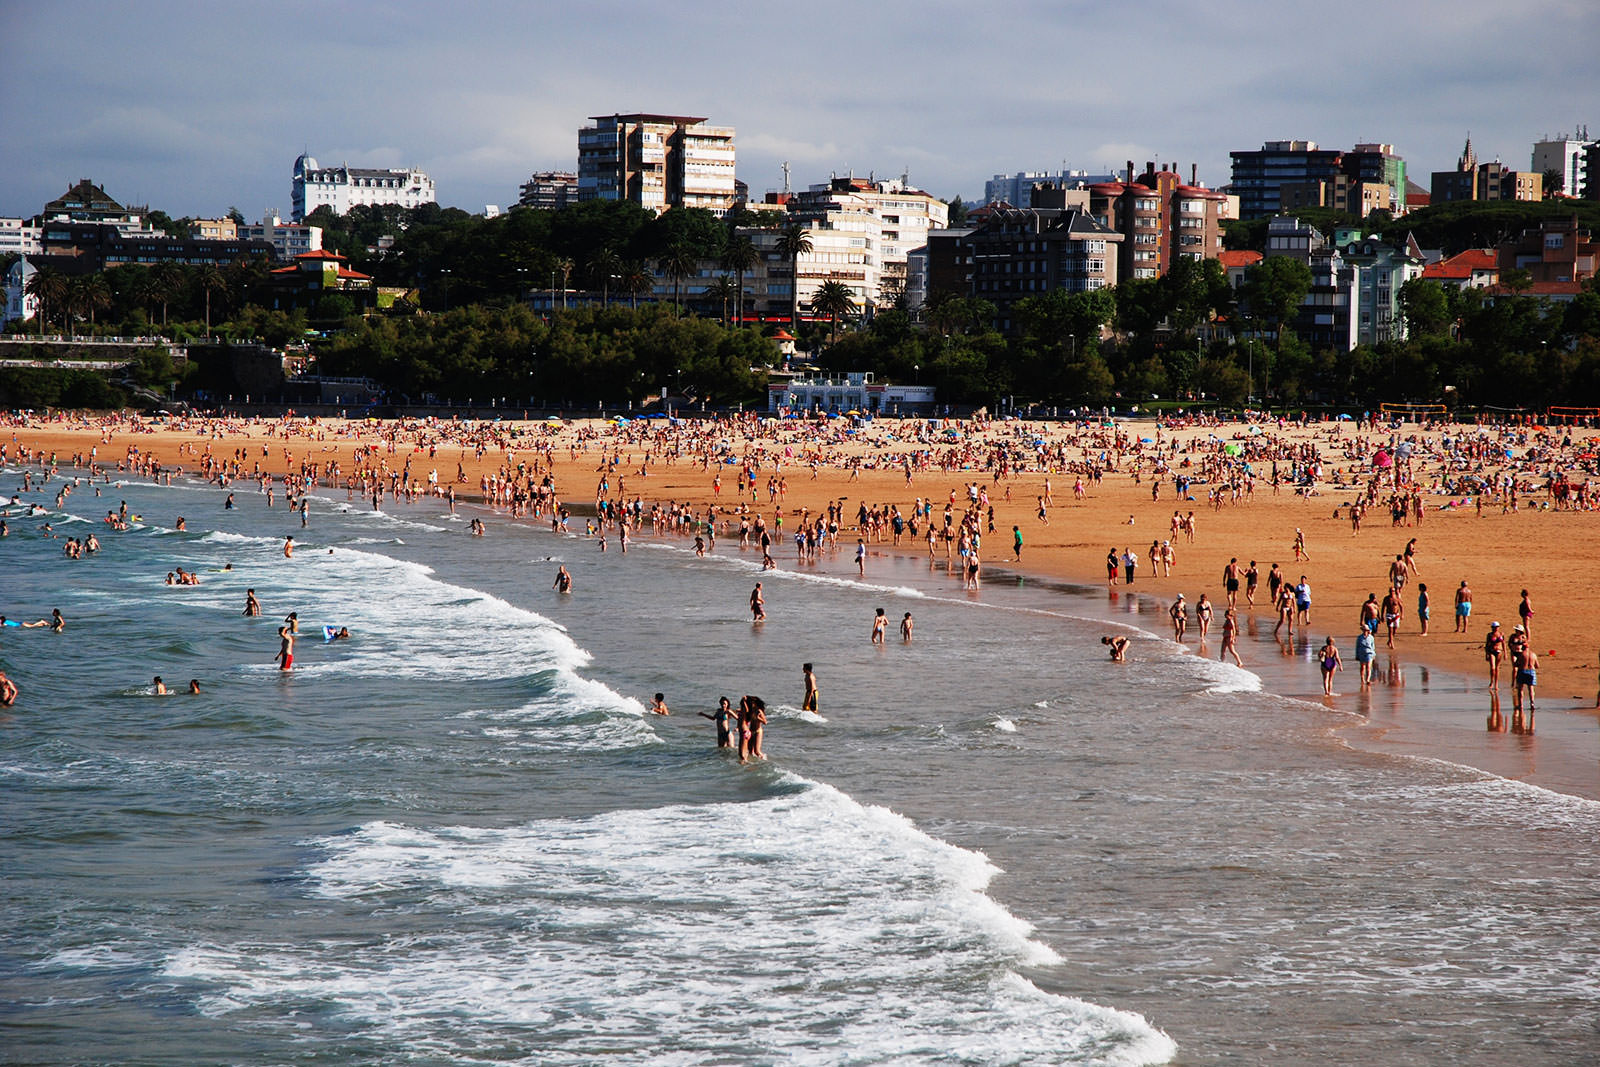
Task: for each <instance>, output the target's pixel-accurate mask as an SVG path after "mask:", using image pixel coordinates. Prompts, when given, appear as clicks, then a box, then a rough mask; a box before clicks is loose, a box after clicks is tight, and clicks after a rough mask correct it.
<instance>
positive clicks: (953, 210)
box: [945, 196, 967, 227]
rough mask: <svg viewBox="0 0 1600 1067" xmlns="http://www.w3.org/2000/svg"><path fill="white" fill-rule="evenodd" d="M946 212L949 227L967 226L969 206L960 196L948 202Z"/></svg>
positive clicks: (953, 197) (946, 202)
mask: <svg viewBox="0 0 1600 1067" xmlns="http://www.w3.org/2000/svg"><path fill="white" fill-rule="evenodd" d="M945 210H946V212H947V213H948V215H947V217H948V222H947V225H949V226H952V227H955V226H965V225H966V224H967V205H966V204H963V203H962V202H961V197H960V196H952V197H951V198H950V199H949V200H946V201H945Z"/></svg>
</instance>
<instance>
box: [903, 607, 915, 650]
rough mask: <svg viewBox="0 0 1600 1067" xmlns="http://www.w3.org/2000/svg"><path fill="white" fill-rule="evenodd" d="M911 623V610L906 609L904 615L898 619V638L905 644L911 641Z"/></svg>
mask: <svg viewBox="0 0 1600 1067" xmlns="http://www.w3.org/2000/svg"><path fill="white" fill-rule="evenodd" d="M913 625H914V624H913V623H912V621H911V612H909V611H908V612H906V614H905V617H904V618H903V619H901V620H900V640H901V641H903V642H905V643H907V644H909V643H910V642H911V629H912V626H913Z"/></svg>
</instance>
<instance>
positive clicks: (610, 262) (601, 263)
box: [588, 247, 622, 308]
mask: <svg viewBox="0 0 1600 1067" xmlns="http://www.w3.org/2000/svg"><path fill="white" fill-rule="evenodd" d="M588 266H589V284H590V285H595V284H596V283H598V284H599V286H600V306H601V307H602V308H604V307H606V306H607V305H609V304H610V302H611V282H612V280H613V279H614V278H616V276H617V275H618V274H620V273H622V260H621V258H619V257H618V256H617V254H616V252H614V251H612V250H611V249H610V248H609V247H605V248H601V249H599V250H598V251H596V252H595V253H594V254H593V255H591V256H590V257H589V264H588Z"/></svg>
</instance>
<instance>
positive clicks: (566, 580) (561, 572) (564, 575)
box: [550, 566, 572, 593]
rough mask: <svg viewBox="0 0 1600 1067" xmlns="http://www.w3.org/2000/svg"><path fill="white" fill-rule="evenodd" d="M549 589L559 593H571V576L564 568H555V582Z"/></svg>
mask: <svg viewBox="0 0 1600 1067" xmlns="http://www.w3.org/2000/svg"><path fill="white" fill-rule="evenodd" d="M550 588H551V589H554V590H556V591H557V592H560V593H570V592H572V575H571V574H569V573H568V572H567V568H566V567H565V566H560V567H557V568H556V581H555V584H554V585H552V586H551V587H550Z"/></svg>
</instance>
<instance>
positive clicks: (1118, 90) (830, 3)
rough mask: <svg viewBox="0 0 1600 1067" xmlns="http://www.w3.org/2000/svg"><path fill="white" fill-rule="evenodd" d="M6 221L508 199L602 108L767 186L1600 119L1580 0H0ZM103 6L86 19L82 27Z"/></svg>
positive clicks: (1223, 165) (959, 181)
mask: <svg viewBox="0 0 1600 1067" xmlns="http://www.w3.org/2000/svg"><path fill="white" fill-rule="evenodd" d="M0 20H3V21H0V31H3V33H0V100H3V101H4V102H5V104H4V106H3V108H0V144H4V145H6V152H5V158H6V165H5V168H4V175H5V182H4V183H3V185H0V213H4V214H31V213H33V212H35V211H37V210H38V209H39V207H40V206H41V205H42V204H43V203H44V202H45V201H46V200H48V199H50V198H51V197H54V196H56V195H59V194H60V193H61V192H62V191H63V190H64V189H65V188H66V186H67V185H68V184H69V183H70V182H72V181H74V180H76V179H77V178H80V177H85V176H88V177H93V178H94V179H95V180H96V181H98V182H100V183H102V184H103V185H104V186H105V187H106V188H107V191H108V192H110V193H111V194H112V195H113V196H116V197H119V198H120V199H124V200H128V201H137V200H140V199H148V200H149V201H151V202H152V204H153V206H156V207H161V208H163V209H165V210H168V211H171V212H173V213H183V214H190V213H195V214H198V213H212V212H215V211H221V210H225V209H226V208H227V207H228V206H229V205H231V204H238V205H239V206H240V207H241V208H242V209H243V210H244V211H245V212H246V214H251V215H254V214H255V213H257V212H258V211H259V210H260V209H261V208H264V207H277V208H279V209H280V210H282V209H283V208H285V207H287V203H288V184H289V168H290V165H291V163H292V161H293V159H294V157H295V156H296V155H297V154H298V153H299V152H300V151H302V150H303V149H309V150H310V151H311V152H312V153H313V154H314V155H316V156H318V158H319V159H320V160H322V161H323V162H329V161H333V160H340V159H347V160H348V161H349V162H351V163H369V164H396V165H397V164H409V163H415V164H418V165H421V166H423V167H426V168H427V169H428V170H429V171H430V172H431V173H432V174H433V176H434V178H435V179H436V181H437V183H438V189H439V194H440V198H441V200H442V201H443V202H445V203H447V204H453V205H457V206H461V207H466V208H468V209H470V210H477V209H479V208H481V206H482V205H483V204H484V203H498V204H501V205H505V204H507V203H510V202H512V201H513V200H514V199H515V197H516V190H517V186H518V184H520V183H521V182H522V181H524V180H526V178H527V175H528V173H529V172H530V171H533V170H536V169H545V168H552V167H561V168H568V169H570V168H572V167H573V166H575V163H576V132H577V128H578V126H579V125H581V124H582V123H583V122H584V120H585V119H586V118H587V117H588V116H590V115H594V114H600V113H605V112H610V111H616V110H651V111H667V112H674V113H688V114H696V115H705V116H707V117H709V118H710V119H711V120H712V121H714V122H718V123H721V124H727V125H733V126H736V127H737V128H738V143H739V151H740V155H739V174H740V177H741V178H743V179H744V180H745V181H747V182H748V183H749V184H750V186H751V189H752V191H754V192H756V193H758V194H759V193H760V192H763V191H765V190H766V189H769V188H776V187H777V186H778V185H779V184H781V182H782V174H781V171H780V169H779V164H780V162H781V161H782V160H785V159H787V160H789V161H790V163H791V165H792V168H793V180H794V182H795V184H797V185H805V184H809V183H811V182H815V181H820V180H823V179H824V178H826V177H827V175H828V174H829V173H830V172H832V171H839V172H843V171H845V170H854V171H855V172H856V173H858V174H864V173H866V172H868V171H876V172H877V173H879V174H898V173H899V172H900V171H901V170H902V169H905V168H907V167H909V168H910V170H911V175H912V178H913V180H914V181H916V182H917V183H918V184H920V185H922V186H923V187H924V188H927V189H929V190H931V191H933V192H935V193H938V194H940V195H943V196H950V195H954V194H956V193H960V194H962V195H964V196H966V197H969V198H970V197H972V196H973V195H975V194H976V193H978V192H981V190H982V185H983V181H984V179H985V178H986V177H988V176H989V175H991V174H994V173H999V172H1004V171H1012V170H1021V169H1035V168H1041V167H1055V166H1059V165H1061V164H1062V163H1063V162H1065V163H1067V164H1068V165H1070V166H1075V167H1080V168H1084V169H1089V170H1099V169H1102V168H1104V167H1107V166H1111V167H1120V166H1121V164H1122V162H1123V160H1125V159H1127V158H1133V159H1135V160H1136V161H1137V162H1138V163H1143V162H1144V160H1146V159H1160V160H1163V161H1170V162H1174V163H1178V164H1179V165H1181V166H1183V167H1184V169H1187V165H1188V164H1189V163H1190V162H1194V163H1198V164H1199V166H1200V173H1201V177H1202V179H1203V180H1205V181H1207V182H1208V183H1210V184H1214V185H1219V184H1223V183H1225V182H1226V181H1227V180H1228V172H1227V167H1228V152H1229V151H1230V150H1233V149H1242V148H1254V147H1258V146H1259V145H1260V143H1261V142H1262V141H1264V140H1270V139H1278V138H1284V137H1309V138H1311V139H1314V140H1318V141H1321V142H1323V143H1325V144H1329V145H1334V146H1348V145H1349V144H1353V143H1354V142H1356V141H1357V140H1363V141H1366V140H1376V141H1388V142H1392V143H1394V144H1395V145H1396V146H1397V148H1398V150H1399V151H1400V152H1401V153H1402V154H1403V155H1405V156H1406V158H1407V161H1408V163H1409V165H1410V167H1411V170H1412V172H1413V174H1415V175H1420V176H1422V180H1424V181H1426V174H1427V172H1428V171H1430V170H1434V169H1441V168H1444V167H1447V166H1450V165H1451V164H1452V163H1453V162H1454V159H1455V156H1456V154H1457V153H1458V152H1459V151H1460V147H1461V141H1462V139H1463V138H1464V136H1465V134H1466V131H1467V130H1468V129H1470V130H1471V131H1472V136H1473V141H1474V144H1475V145H1476V146H1478V147H1479V150H1480V154H1482V155H1491V156H1492V155H1494V154H1496V153H1498V154H1500V155H1501V156H1502V158H1504V159H1506V161H1507V162H1510V163H1513V164H1516V165H1526V162H1527V155H1528V150H1529V146H1530V144H1531V142H1532V141H1533V140H1534V139H1535V138H1537V137H1539V136H1540V135H1542V134H1544V133H1547V132H1548V133H1556V132H1560V131H1561V130H1563V129H1570V128H1571V127H1572V126H1573V125H1575V124H1577V123H1582V122H1592V123H1594V124H1595V127H1596V132H1597V133H1600V107H1597V104H1600V89H1597V80H1596V79H1595V78H1594V76H1593V56H1594V55H1595V51H1596V44H1597V43H1600V5H1596V4H1593V3H1591V2H1588V0H1527V2H1525V3H1523V4H1521V5H1516V6H1514V7H1513V6H1510V5H1505V4H1504V3H1502V2H1501V0H1493V2H1490V0H1449V2H1445V0H1416V2H1412V3H1394V2H1393V0H1388V2H1379V0H1352V2H1348V3H1345V4H1343V5H1341V6H1339V7H1338V8H1337V9H1329V8H1327V7H1326V5H1320V6H1318V5H1299V4H1282V3H1277V2H1267V0H1231V2H1229V0H1224V2H1223V3H1220V4H1213V5H1196V4H1192V3H1178V2H1175V0H1147V2H1145V3H1141V4H1139V5H1135V6H1132V7H1130V6H1128V5H1111V4H1105V3H1104V2H1103V0H1101V2H1095V3H1088V2H1068V3H1061V2H1055V3H1048V2H1043V0H1041V2H1037V3H1031V2H1024V3H997V4H992V5H987V6H983V7H980V8H974V7H972V6H970V5H957V4H954V3H947V2H943V0H936V2H932V3H922V4H916V5H912V4H906V3H894V4H884V3H877V4H863V3H853V4H847V3H843V2H841V0H818V2H815V3H812V4H809V5H803V6H798V7H796V6H793V5H784V6H779V5H767V4H754V3H748V2H746V3H732V2H721V0H715V2H711V3H702V4H698V5H694V6H693V7H684V6H682V5H677V6H673V5H662V4H656V3H637V4H635V3H625V2H621V0H602V2H599V3H587V4H583V5H572V4H556V3H540V4H527V3H514V2H509V0H505V2H489V3H470V4H462V5H455V6H454V7H451V8H448V9H447V8H444V7H441V6H439V5H433V4H423V3H419V2H416V0H393V2H390V3H386V4H378V3H360V2H357V3H346V4H341V5H336V6H329V5H324V4H312V3H307V2H301V0H293V2H288V3H279V4H274V5H235V4H225V3H224V4H218V3H215V2H209V0H207V2H200V0H150V2H147V3H140V4H136V5H135V4H126V3H119V2H111V0H82V2H80V3H76V4H73V5H67V6H63V5H56V4H33V5H25V4H6V5H3V6H0ZM86 25H92V26H94V27H95V28H96V29H95V32H94V33H93V34H87V33H84V32H83V30H82V28H83V27H84V26H86Z"/></svg>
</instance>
